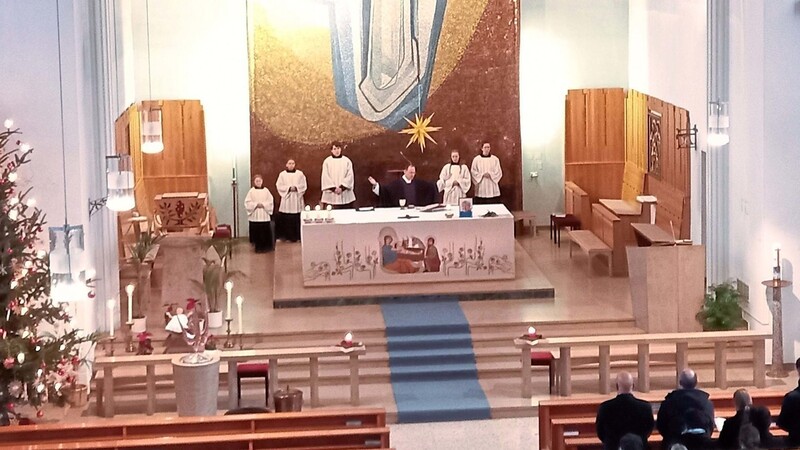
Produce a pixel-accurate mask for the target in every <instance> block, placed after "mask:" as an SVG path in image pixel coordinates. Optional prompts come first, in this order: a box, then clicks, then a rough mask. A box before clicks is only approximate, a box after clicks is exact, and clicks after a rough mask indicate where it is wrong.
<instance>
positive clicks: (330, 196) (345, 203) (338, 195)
mask: <svg viewBox="0 0 800 450" xmlns="http://www.w3.org/2000/svg"><path fill="white" fill-rule="evenodd" d="M343 150H344V144H342V143H341V142H338V141H334V142H333V143H332V144H331V155H330V156H328V157H327V158H325V161H323V163H322V183H321V184H320V186H321V188H322V204H323V206H327V205H331V206H332V207H333V208H334V209H343V208H352V207H353V204H354V203H355V201H356V194H355V193H354V192H353V185H354V182H355V176H354V174H353V162H352V161H350V158H348V157H347V156H344V155H342V151H343Z"/></svg>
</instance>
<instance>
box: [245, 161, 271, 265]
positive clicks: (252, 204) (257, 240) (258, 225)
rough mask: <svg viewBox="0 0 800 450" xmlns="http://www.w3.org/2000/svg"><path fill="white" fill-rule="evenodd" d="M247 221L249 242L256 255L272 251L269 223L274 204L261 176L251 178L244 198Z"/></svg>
mask: <svg viewBox="0 0 800 450" xmlns="http://www.w3.org/2000/svg"><path fill="white" fill-rule="evenodd" d="M244 207H245V209H247V219H248V221H249V222H250V242H252V243H253V245H255V249H256V253H266V252H269V251H271V250H272V248H273V245H272V224H271V223H270V220H271V216H272V212H273V210H274V208H275V203H274V200H273V198H272V193H270V192H269V189H267V188H265V187H264V178H263V177H262V176H261V175H256V176H255V177H253V187H252V188H250V190H249V191H248V192H247V196H246V197H245V198H244Z"/></svg>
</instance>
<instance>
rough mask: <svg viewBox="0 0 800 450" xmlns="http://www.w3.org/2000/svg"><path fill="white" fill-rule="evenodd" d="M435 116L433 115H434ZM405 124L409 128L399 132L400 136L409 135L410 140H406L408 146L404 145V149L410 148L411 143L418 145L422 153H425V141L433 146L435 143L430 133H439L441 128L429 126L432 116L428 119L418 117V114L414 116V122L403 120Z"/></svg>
mask: <svg viewBox="0 0 800 450" xmlns="http://www.w3.org/2000/svg"><path fill="white" fill-rule="evenodd" d="M434 114H435V113H434ZM403 119H404V120H405V121H406V122H408V125H409V127H408V128H406V129H403V130H400V133H402V134H410V135H411V138H410V139H409V140H408V144H406V148H408V147H409V146H411V144H413V143H415V142H416V143H417V144H419V149H420V151H422V152H423V153H424V152H425V139H428V140H430V141H431V142H433V143H434V144H435V143H436V141H434V140H433V138H432V137H431V135H430V133H433V132H434V131H439V130H441V129H442V127H432V126H430V123H431V119H433V114H431V115H430V116H428V118H427V119H426V118H424V117H420V115H419V114H415V117H414V121H413V122H412V121H410V120H408V119H406V118H405V117H404V118H403Z"/></svg>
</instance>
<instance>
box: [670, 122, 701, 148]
mask: <svg viewBox="0 0 800 450" xmlns="http://www.w3.org/2000/svg"><path fill="white" fill-rule="evenodd" d="M675 131H676V133H675V140H676V141H677V143H678V148H691V149H693V150H697V125H692V128H678V129H677V130H675Z"/></svg>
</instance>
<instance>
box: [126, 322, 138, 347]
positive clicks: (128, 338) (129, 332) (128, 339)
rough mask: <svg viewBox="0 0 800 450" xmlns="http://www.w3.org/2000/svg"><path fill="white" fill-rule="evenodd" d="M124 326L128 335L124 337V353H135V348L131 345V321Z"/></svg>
mask: <svg viewBox="0 0 800 450" xmlns="http://www.w3.org/2000/svg"><path fill="white" fill-rule="evenodd" d="M125 326H126V327H128V333H127V335H126V336H125V351H126V352H128V353H134V352H136V346H135V345H134V344H133V321H131V322H125Z"/></svg>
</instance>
